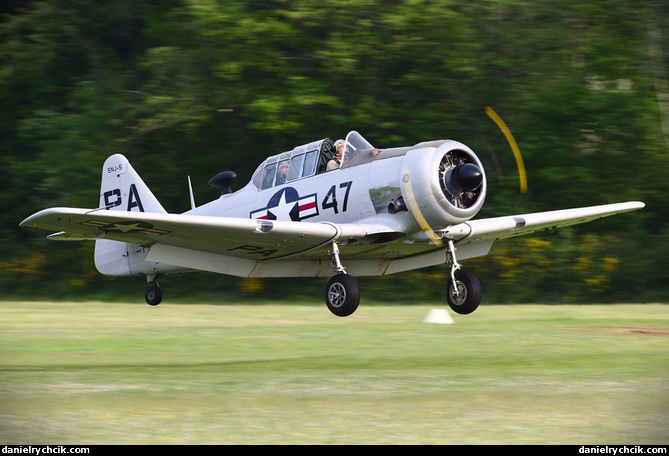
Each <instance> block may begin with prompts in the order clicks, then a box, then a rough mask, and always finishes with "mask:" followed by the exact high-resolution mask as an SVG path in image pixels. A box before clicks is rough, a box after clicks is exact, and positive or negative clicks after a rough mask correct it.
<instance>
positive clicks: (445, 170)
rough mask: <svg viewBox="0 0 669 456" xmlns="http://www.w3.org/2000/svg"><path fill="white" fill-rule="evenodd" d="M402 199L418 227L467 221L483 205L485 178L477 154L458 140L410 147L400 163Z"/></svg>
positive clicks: (436, 226) (441, 227) (435, 226)
mask: <svg viewBox="0 0 669 456" xmlns="http://www.w3.org/2000/svg"><path fill="white" fill-rule="evenodd" d="M401 181H402V198H403V200H404V203H405V204H406V206H407V209H408V210H409V211H410V212H411V213H412V214H413V216H414V218H415V219H416V221H417V223H418V224H419V225H420V226H421V228H423V229H424V228H425V227H424V226H423V225H424V224H425V223H427V225H428V226H429V228H431V229H432V230H435V231H436V230H441V229H444V228H447V227H448V226H451V225H456V224H458V223H463V222H466V221H467V220H469V219H471V218H472V217H474V216H475V215H476V214H477V213H478V212H479V211H480V210H481V207H482V206H483V202H484V200H485V196H486V188H487V186H486V178H485V172H484V170H483V165H482V164H481V162H480V160H479V159H478V157H477V156H476V154H475V153H474V152H473V151H472V150H471V149H470V148H469V147H467V146H465V145H464V144H462V143H459V142H457V141H444V142H443V143H442V144H441V145H439V146H438V147H417V148H415V149H412V150H409V151H408V152H407V153H406V155H405V156H404V161H403V163H402V176H401Z"/></svg>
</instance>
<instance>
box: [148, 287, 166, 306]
mask: <svg viewBox="0 0 669 456" xmlns="http://www.w3.org/2000/svg"><path fill="white" fill-rule="evenodd" d="M144 297H145V298H146V302H147V303H148V304H149V305H151V306H157V305H158V304H160V301H162V300H163V292H162V291H160V287H159V286H158V284H155V285H151V286H150V287H148V288H147V289H146V293H144Z"/></svg>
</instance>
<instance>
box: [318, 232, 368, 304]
mask: <svg viewBox="0 0 669 456" xmlns="http://www.w3.org/2000/svg"><path fill="white" fill-rule="evenodd" d="M330 259H331V261H330V266H332V269H334V270H335V271H336V272H337V274H336V275H335V276H334V277H332V278H331V279H330V281H329V282H328V285H327V287H325V304H326V305H327V306H328V309H330V312H332V313H333V314H335V315H337V316H338V317H348V316H349V315H351V314H352V313H353V312H355V310H356V309H357V308H358V304H360V287H359V286H358V281H357V280H355V278H354V277H353V276H350V275H348V274H346V270H345V269H344V267H343V266H342V264H341V261H340V259H339V246H338V245H337V243H336V242H333V243H332V252H331V255H330Z"/></svg>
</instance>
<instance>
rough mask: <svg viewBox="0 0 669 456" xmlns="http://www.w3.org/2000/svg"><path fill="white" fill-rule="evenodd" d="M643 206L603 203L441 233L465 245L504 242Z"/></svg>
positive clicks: (485, 221)
mask: <svg viewBox="0 0 669 456" xmlns="http://www.w3.org/2000/svg"><path fill="white" fill-rule="evenodd" d="M644 206H645V205H644V203H641V202H635V201H632V202H627V203H616V204H605V205H602V206H590V207H581V208H576V209H563V210H558V211H548V212H536V213H531V214H521V215H512V216H505V217H495V218H488V219H480V220H470V221H468V222H465V223H461V224H459V225H455V226H452V227H450V228H448V229H446V230H444V232H443V233H444V236H445V238H447V239H453V240H454V241H457V242H458V244H462V245H464V244H469V243H473V242H477V241H483V240H498V239H506V238H510V237H515V236H521V235H525V234H531V233H536V232H538V231H554V230H556V229H558V228H563V227H566V226H571V225H578V224H580V223H586V222H591V221H593V220H597V219H600V218H603V217H608V216H611V215H618V214H622V213H623V212H629V211H634V210H637V209H641V208H643V207H644Z"/></svg>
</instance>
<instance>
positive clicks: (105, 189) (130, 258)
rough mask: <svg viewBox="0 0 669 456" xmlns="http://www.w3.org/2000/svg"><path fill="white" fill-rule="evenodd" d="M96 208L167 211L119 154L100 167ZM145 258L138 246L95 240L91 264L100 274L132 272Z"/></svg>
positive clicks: (126, 160) (118, 274)
mask: <svg viewBox="0 0 669 456" xmlns="http://www.w3.org/2000/svg"><path fill="white" fill-rule="evenodd" d="M98 207H100V208H105V209H106V210H110V211H128V212H155V213H167V211H166V210H165V209H164V208H163V206H162V205H161V204H160V202H158V199H157V198H156V197H155V196H154V195H153V193H151V190H149V187H147V185H146V184H145V183H144V181H143V180H142V178H141V177H139V174H137V172H136V171H135V169H134V168H133V167H132V166H131V165H130V162H129V161H128V159H127V158H125V157H124V156H123V155H120V154H116V155H112V156H111V157H109V158H108V159H107V160H106V161H105V164H104V165H103V167H102V185H101V187H100V205H99V206H98ZM145 257H146V252H145V249H144V248H142V247H141V246H137V245H134V244H128V243H125V242H118V241H110V240H107V239H98V240H96V241H95V267H96V268H97V270H98V271H99V272H100V273H101V274H104V275H114V276H127V275H133V273H134V271H136V268H135V267H133V266H136V265H137V264H138V263H141V262H143V260H144V258H145Z"/></svg>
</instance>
